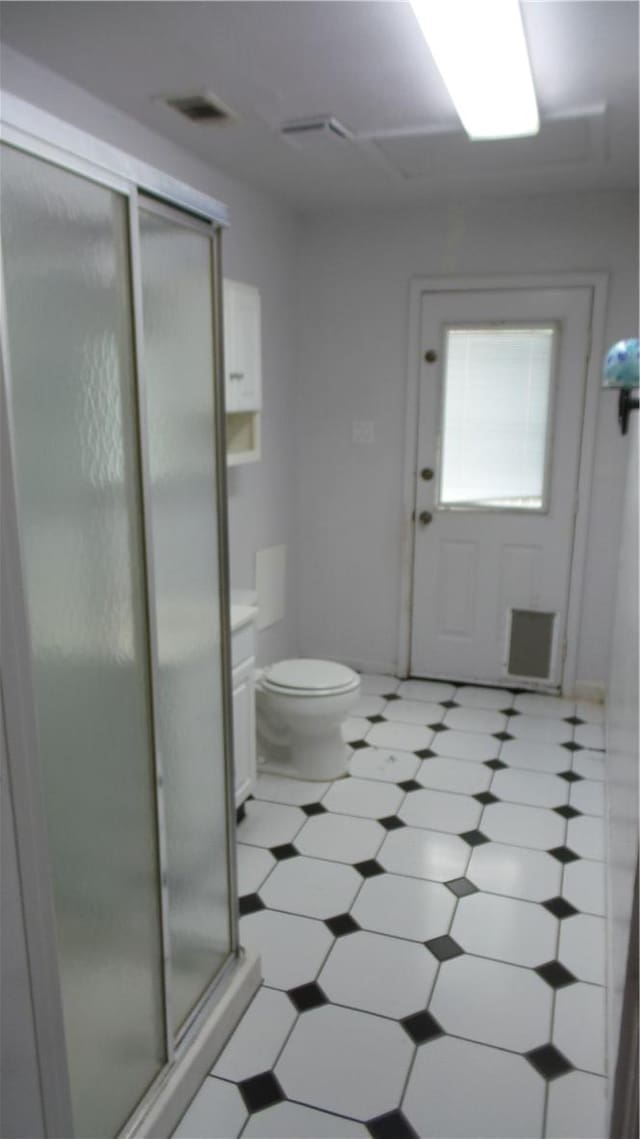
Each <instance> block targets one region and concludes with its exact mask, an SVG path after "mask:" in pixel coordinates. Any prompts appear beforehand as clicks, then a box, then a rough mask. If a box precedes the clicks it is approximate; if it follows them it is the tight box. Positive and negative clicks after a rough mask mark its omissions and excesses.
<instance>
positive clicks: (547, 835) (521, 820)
mask: <svg viewBox="0 0 640 1139" xmlns="http://www.w3.org/2000/svg"><path fill="white" fill-rule="evenodd" d="M482 831H483V833H484V834H486V835H487V838H492V839H495V841H496V842H506V843H510V842H511V843H513V844H514V845H515V846H531V847H534V848H535V849H536V850H551V849H553V847H556V846H561V845H562V844H563V843H564V833H565V820H564V819H563V818H561V816H560V815H556V814H554V812H553V811H548V810H543V809H542V808H541V807H522V806H520V805H519V804H516V803H492V804H491V806H489V807H485V810H484V815H483V816H482Z"/></svg>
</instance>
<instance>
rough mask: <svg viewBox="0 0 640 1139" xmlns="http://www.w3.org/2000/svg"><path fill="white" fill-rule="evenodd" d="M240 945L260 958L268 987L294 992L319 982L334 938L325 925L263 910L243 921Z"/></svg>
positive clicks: (249, 915) (241, 923)
mask: <svg viewBox="0 0 640 1139" xmlns="http://www.w3.org/2000/svg"><path fill="white" fill-rule="evenodd" d="M240 942H241V944H242V945H244V946H245V947H246V948H247V949H253V950H255V951H256V952H257V953H259V954H260V958H261V964H262V976H263V978H264V982H265V984H266V985H273V986H274V987H275V988H277V989H293V988H296V986H297V985H305V984H307V982H308V981H313V980H315V978H316V977H317V975H318V972H319V970H320V967H321V966H322V963H323V961H324V959H325V957H326V956H327V953H328V952H329V949H330V948H331V945H332V943H333V935H332V934H331V933H330V932H329V930H328V929H327V927H326V925H325V924H324V922H321V921H312V920H311V919H310V918H303V917H295V916H293V915H292V914H281V913H278V912H277V911H274V910H260V912H259V913H255V914H248V915H247V916H246V917H243V918H241V919H240Z"/></svg>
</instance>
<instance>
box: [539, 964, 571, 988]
mask: <svg viewBox="0 0 640 1139" xmlns="http://www.w3.org/2000/svg"><path fill="white" fill-rule="evenodd" d="M535 972H536V973H537V974H538V976H539V977H542V980H543V981H546V982H547V984H548V985H551V988H552V989H564V987H565V985H572V984H573V982H574V981H575V980H577V978H576V977H574V975H573V973H571V972H570V971H569V969H567V968H566V967H565V966H564V965H563V964H562V962H561V961H545V963H544V965H537V966H536V969H535Z"/></svg>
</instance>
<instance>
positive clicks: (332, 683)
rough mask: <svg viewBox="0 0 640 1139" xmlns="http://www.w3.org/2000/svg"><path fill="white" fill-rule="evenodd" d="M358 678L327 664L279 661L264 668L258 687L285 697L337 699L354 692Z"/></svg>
mask: <svg viewBox="0 0 640 1139" xmlns="http://www.w3.org/2000/svg"><path fill="white" fill-rule="evenodd" d="M359 683H360V678H359V676H358V675H357V673H355V672H354V671H353V669H351V668H347V666H346V665H344V664H336V663H335V662H334V661H328V660H312V659H302V660H281V661H278V663H277V664H272V665H269V666H268V667H267V668H265V670H264V672H263V674H262V679H261V684H262V687H263V688H265V689H266V690H267V691H269V692H276V693H277V692H281V693H282V694H283V695H284V694H286V695H287V696H306V697H309V696H329V695H331V696H338V695H340V694H341V693H343V692H351V691H352V690H353V689H355V688H357V687H358V685H359Z"/></svg>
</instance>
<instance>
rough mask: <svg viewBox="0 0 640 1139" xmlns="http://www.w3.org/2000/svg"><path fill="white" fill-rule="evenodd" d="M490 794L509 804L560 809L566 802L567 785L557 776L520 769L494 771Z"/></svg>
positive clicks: (567, 794)
mask: <svg viewBox="0 0 640 1139" xmlns="http://www.w3.org/2000/svg"><path fill="white" fill-rule="evenodd" d="M491 792H492V794H493V795H497V796H498V798H499V799H505V800H506V801H507V802H509V803H523V804H524V805H525V806H528V807H560V806H562V805H563V804H564V803H566V802H567V799H568V796H569V784H568V783H567V782H566V780H565V779H559V778H558V776H557V775H549V774H548V773H547V772H543V771H525V770H523V769H522V768H520V769H518V768H515V769H511V770H507V771H496V774H495V778H494V780H493V783H492V784H491Z"/></svg>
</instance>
